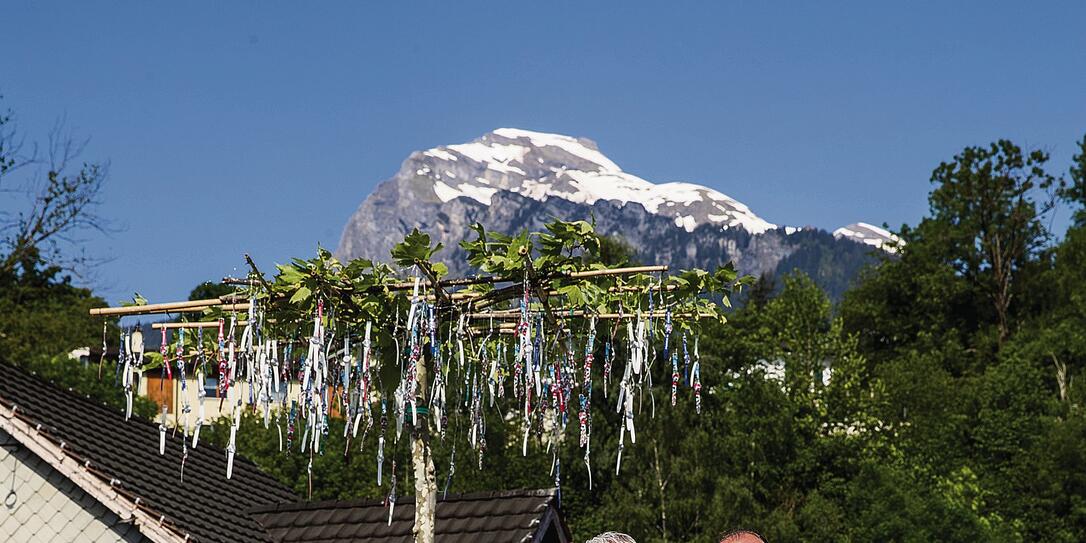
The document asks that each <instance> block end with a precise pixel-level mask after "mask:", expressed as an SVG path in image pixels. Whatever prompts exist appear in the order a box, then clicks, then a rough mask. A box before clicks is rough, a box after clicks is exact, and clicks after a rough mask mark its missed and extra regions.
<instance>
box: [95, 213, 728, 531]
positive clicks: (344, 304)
mask: <svg viewBox="0 0 1086 543" xmlns="http://www.w3.org/2000/svg"><path fill="white" fill-rule="evenodd" d="M473 229H474V231H475V233H476V238H475V239H472V240H466V241H464V242H463V243H461V247H462V248H463V249H464V251H465V252H466V254H467V257H468V262H469V264H470V265H471V266H473V267H475V268H476V269H478V270H479V272H480V275H477V276H471V277H465V278H461V279H448V278H446V277H445V275H446V273H447V267H446V266H445V265H444V264H442V263H440V262H435V261H434V260H433V256H434V254H435V253H437V252H438V251H439V250H440V249H441V246H440V244H438V245H431V242H430V238H429V236H427V235H425V234H422V233H420V232H418V231H417V230H416V231H414V232H412V233H411V234H410V235H408V236H407V237H406V239H405V240H404V242H403V243H400V244H398V245H397V246H396V247H395V248H394V249H393V251H392V260H393V262H394V263H395V266H393V265H390V264H384V263H379V262H371V261H364V260H355V261H351V262H348V263H346V264H343V263H340V262H338V261H337V260H336V259H335V258H333V257H332V255H331V254H329V253H328V252H327V251H325V250H323V249H321V250H320V251H319V252H318V255H317V257H316V258H313V259H310V260H294V261H293V262H291V263H290V264H286V265H280V266H278V271H277V273H276V274H275V276H274V277H265V276H264V275H263V274H262V273H261V272H260V271H259V270H258V269H257V267H256V266H255V264H253V263H252V260H251V259H248V257H247V260H248V261H249V265H250V267H251V268H252V272H251V273H250V275H249V277H247V278H245V279H241V280H228V282H230V283H231V284H236V285H238V286H239V290H238V292H237V293H235V294H234V295H232V296H230V297H224V298H221V299H220V300H219V301H218V302H216V301H215V300H211V301H208V302H207V304H206V305H200V304H197V303H191V304H192V305H190V306H186V307H196V308H197V310H199V311H202V312H203V313H204V319H205V320H204V321H202V322H184V321H183V322H180V323H170V327H176V328H179V330H178V333H177V338H176V342H175V343H174V344H173V346H174V356H173V358H172V359H171V358H169V357H168V354H169V351H168V345H170V342H169V336H168V333H167V326H165V325H162V326H161V334H162V346H161V348H160V354H161V355H162V359H163V362H162V364H163V368H164V369H165V373H166V379H163V380H162V382H164V381H165V380H170V381H171V386H172V385H173V383H172V381H173V379H174V374H175V372H174V369H176V376H177V381H179V387H180V394H181V396H182V399H181V402H180V407H179V411H180V415H181V416H180V417H175V426H181V432H182V466H181V469H182V476H183V473H184V471H183V470H184V458H187V454H188V448H189V447H190V446H191V447H192V448H196V447H197V446H198V444H199V440H200V431H201V428H202V427H203V426H205V425H207V424H209V422H210V421H209V420H208V419H207V411H206V410H205V403H206V402H208V401H213V400H214V398H208V397H207V396H209V393H208V392H206V391H205V389H206V388H207V387H205V382H212V381H214V382H216V383H217V385H216V387H213V388H212V389H211V390H214V394H213V395H214V396H217V397H218V399H219V400H218V402H219V410H218V411H219V413H221V415H222V416H225V417H228V420H229V439H228V442H227V447H226V453H227V464H226V473H225V476H226V478H227V479H229V478H231V477H232V475H233V465H234V458H235V454H236V452H237V438H238V433H239V431H240V430H241V420H242V414H243V412H245V411H249V412H251V413H253V414H254V416H255V417H257V418H258V420H260V421H261V422H262V424H263V425H264V427H265V428H269V429H270V426H271V424H273V423H274V424H275V425H276V434H277V436H278V437H277V439H278V443H277V446H278V449H279V450H281V451H282V453H283V454H284V455H292V454H307V455H308V463H307V474H308V476H309V481H310V492H312V484H313V480H312V477H313V459H314V457H315V456H317V455H321V454H324V453H325V451H324V447H325V445H326V443H327V439H325V438H326V436H327V435H328V432H329V419H330V418H331V417H339V418H342V419H343V421H344V429H343V437H344V438H345V440H346V445H345V447H344V450H343V454H344V455H348V454H349V451H350V447H351V444H352V442H353V441H358V443H359V445H358V446H359V449H360V450H361V449H362V448H363V447H365V442H366V440H367V436H368V434H369V433H370V431H371V429H372V430H373V432H375V433H376V434H377V435H376V439H375V444H374V445H372V446H374V447H375V449H376V457H375V461H376V485H377V486H378V487H380V488H382V489H386V488H387V491H385V492H383V493H384V494H385V496H386V504H387V506H388V520H389V522H390V523H391V519H392V515H393V511H394V509H395V505H396V497H397V460H398V459H403V457H402V456H401V455H400V454H397V451H402V450H403V449H404V447H401V446H398V444H399V442H400V440H401V439H403V438H404V435H405V430H406V431H407V432H406V433H407V439H409V440H410V447H407V449H408V450H411V451H412V455H413V456H414V455H415V454H417V451H419V450H422V451H428V450H429V439H430V436H431V434H432V436H434V438H437V439H441V440H451V445H450V448H451V451H452V453H451V455H450V457H449V463H448V474H447V477H446V480H445V483H444V492H448V489H449V487H450V485H451V484H452V482H453V475H454V473H455V471H456V463H455V461H456V450H457V448H458V446H461V447H462V446H466V447H470V449H471V451H473V454H472V453H469V455H471V456H474V458H472V460H474V462H472V463H475V464H476V465H477V466H478V469H485V467H484V466H485V463H484V458H485V453H486V449H487V434H488V426H489V425H493V424H499V425H508V426H514V427H516V426H519V428H513V429H512V432H511V434H512V435H517V436H518V437H520V441H521V443H520V445H521V447H520V448H521V454H523V455H525V456H527V455H528V454H529V453H530V451H531V450H534V449H537V448H538V450H540V451H544V450H545V451H547V453H549V454H550V455H551V456H552V465H551V473H550V475H551V477H552V479H553V482H554V486H555V489H556V490H560V487H561V484H562V475H563V474H562V465H561V454H559V453H560V450H561V449H562V448H563V447H571V446H574V445H572V444H574V443H575V444H576V445H575V447H576V448H577V449H582V450H583V464H584V470H585V474H586V475H587V481H586V482H587V486H588V488H592V456H593V455H599V454H603V455H605V456H604V459H605V462H610V461H611V460H612V459H613V461H614V466H615V473H616V475H617V474H619V473H620V472H621V468H622V458H623V455H624V454H629V453H630V451H629V450H627V449H632V448H634V447H636V445H637V433H636V419H637V418H638V417H651V416H655V396H654V386H653V383H654V382H658V383H668V382H670V385H671V396H670V397H671V402H670V404H671V406H672V407H673V408H675V409H679V408H690V407H684V406H686V405H689V404H688V403H687V402H686V401H685V400H682V401H681V400H680V393H679V392H680V388H687V387H688V388H691V389H692V390H693V396H694V398H693V400H694V401H693V406H692V409H693V410H694V411H695V412H697V413H699V414H700V413H701V410H702V407H703V403H702V386H703V384H702V381H701V363H700V357H699V354H698V329H699V326H700V323H701V322H702V321H704V320H707V319H708V320H718V321H722V320H723V313H722V309H721V302H722V301H723V302H724V303H725V304H726V303H727V301H728V296H729V295H730V294H731V292H732V291H733V290H734V289H736V288H737V287H739V286H741V285H742V284H744V283H745V279H737V276H736V273H735V271H734V269H733V268H732V267H731V266H725V267H721V268H720V269H718V270H716V271H714V272H712V273H710V272H706V271H702V270H689V271H683V272H680V273H678V274H676V275H666V274H665V272H666V271H667V267H666V266H638V267H618V266H607V265H605V264H603V263H602V262H601V261H600V257H599V255H600V238H599V236H598V235H597V234H596V233H595V231H594V228H593V226H592V225H591V224H589V223H587V222H583V221H580V222H561V221H555V222H552V223H549V224H547V229H546V231H545V232H540V233H523V234H520V235H518V236H507V235H502V234H496V233H492V232H487V231H486V230H484V229H483V227H482V226H479V225H475V226H474V227H473ZM657 274H658V275H657ZM238 300H241V302H238ZM246 301H247V303H244V302H246ZM239 310H242V311H244V312H245V313H244V319H245V320H239V318H238V311H239ZM110 311H114V308H110ZM121 312H122V311H121V310H117V311H116V312H113V313H111V314H121ZM123 313H124V314H139V313H140V309H139V308H138V307H137V308H125V309H124V310H123ZM404 317H406V318H404ZM155 327H159V325H156V326H155ZM205 327H208V328H215V329H217V330H216V331H217V334H216V335H214V336H212V337H209V338H208V343H207V344H205V338H204V334H203V328H205ZM187 328H193V329H195V333H192V332H190V333H189V334H188V335H187V336H186V333H185V330H186V329H187ZM239 328H240V331H239ZM209 335H210V334H209ZM689 335H693V337H694V339H693V342H694V345H693V350H692V352H691V351H690V350H688V340H687V338H688V336H689ZM194 336H195V337H194ZM673 336H675V337H673ZM299 338H304V339H300V340H299ZM121 339H122V340H121V355H120V360H119V361H118V372H119V373H120V374H121V375H120V378H119V386H120V389H121V390H122V393H123V394H125V396H126V405H127V408H126V414H125V416H126V417H128V416H130V415H131V409H132V408H131V405H132V399H131V398H132V394H133V393H134V392H135V390H134V389H135V387H134V385H133V380H132V379H133V378H132V375H133V371H138V370H139V369H140V368H142V367H143V366H144V357H143V339H142V332H141V331H140V330H138V329H135V330H123V331H122V338H121ZM675 339H681V349H680V348H679V346H677V345H676V344H675V341H673V340H675ZM661 340H662V341H661ZM658 346H659V347H660V348H661V350H662V353H660V354H662V357H663V358H662V360H663V364H655V361H656V360H658V358H657V354H658V353H657V347H658ZM680 356H681V357H682V361H681V369H680V360H679V358H680ZM186 360H188V361H190V362H191V364H192V365H191V369H189V368H187V367H186ZM209 361H210V362H211V363H210V364H209ZM669 362H670V367H668V363H669ZM657 366H663V367H664V368H663V369H658V368H657ZM668 371H670V379H667V376H668V375H667V372H668ZM661 374H662V375H661ZM190 376H191V377H193V378H194V379H195V382H194V384H193V386H195V387H196V391H195V392H193V391H190V390H189V389H190V388H191V387H190V385H189V384H188V380H189V377H190ZM389 380H392V383H390V384H387V383H386V382H387V381H389ZM160 386H162V385H160ZM208 386H210V385H208ZM664 386H665V387H666V386H667V385H666V384H665V385H664ZM507 391H508V392H509V393H508V394H507ZM646 393H647V394H646ZM612 394H613V396H612ZM646 395H647V396H648V399H649V401H650V402H652V406H653V407H652V409H651V410H644V411H642V408H638V405H640V406H644V403H645V401H644V396H646ZM190 396H195V397H194V398H191V399H190ZM608 398H611V399H608ZM600 399H603V400H605V401H606V402H610V401H615V404H614V406H615V411H616V413H618V415H619V427H618V428H616V429H615V430H616V431H617V432H618V443H617V447H616V448H615V449H614V450H611V451H605V452H599V451H596V450H594V449H593V447H592V435H593V422H594V418H593V409H592V408H593V405H594V403H595V402H596V401H599V400H600ZM191 401H195V402H196V405H195V409H196V417H195V422H194V424H193V425H192V426H191V428H190V420H189V419H190V413H191V411H192V409H193V406H192V405H191V403H190V402H191ZM605 405H608V404H606V403H605ZM390 417H391V418H392V419H391V420H390ZM284 419H285V421H284ZM284 423H285V427H286V430H285V436H284V430H283V426H284ZM168 424H169V421H168V420H167V408H166V406H162V413H161V419H160V441H159V453H160V454H163V455H164V454H165V449H166V445H167V443H166V437H165V436H166V428H167V426H168ZM390 426H393V427H394V432H393V431H392V429H391V428H390ZM570 426H573V427H574V429H569V427H570ZM190 429H191V432H192V433H191V439H189V435H190V434H189V430H190ZM360 430H361V432H360ZM567 431H569V432H571V433H573V435H575V436H576V438H574V439H568V440H567V439H563V436H565V435H566V432H567ZM390 443H391V444H390ZM427 454H428V452H427ZM578 454H581V453H580V452H578ZM371 458H372V457H371ZM386 459H387V460H390V461H391V473H390V476H389V477H387V479H389V480H388V481H385V480H384V479H386V477H385V476H384V475H385V474H384V471H385V462H386ZM413 462H416V466H417V465H418V464H417V462H418V458H413ZM579 470H580V467H579V466H574V467H573V468H570V467H569V466H567V473H566V474H565V475H566V478H567V484H569V481H570V480H575V479H573V478H574V477H577V476H578V472H579ZM415 473H416V475H417V474H418V473H419V472H418V471H417V468H416V471H415ZM415 479H420V478H419V477H415ZM421 479H429V480H432V479H433V477H432V476H431V477H429V478H421ZM386 482H387V483H388V485H389V486H388V487H385V484H386ZM415 484H416V493H420V491H426V492H430V493H436V492H437V489H436V488H423V487H420V486H419V485H424V484H431V483H427V482H426V481H425V480H416V481H415ZM432 484H433V486H435V487H436V483H432Z"/></svg>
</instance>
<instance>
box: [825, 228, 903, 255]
mask: <svg viewBox="0 0 1086 543" xmlns="http://www.w3.org/2000/svg"><path fill="white" fill-rule="evenodd" d="M833 237H835V238H838V239H842V238H843V239H850V240H852V241H856V242H859V243H864V244H867V245H870V246H872V247H875V248H877V249H882V250H884V251H886V252H889V253H896V252H897V244H899V243H901V238H899V237H897V236H896V235H894V234H893V233H891V232H889V231H887V230H886V229H884V228H879V227H878V226H875V225H873V224H867V223H865V222H855V223H852V224H850V225H848V226H842V227H841V228H838V229H837V230H834V231H833Z"/></svg>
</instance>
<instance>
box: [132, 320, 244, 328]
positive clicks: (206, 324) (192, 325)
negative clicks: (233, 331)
mask: <svg viewBox="0 0 1086 543" xmlns="http://www.w3.org/2000/svg"><path fill="white" fill-rule="evenodd" d="M235 324H236V325H237V326H245V325H247V324H249V322H248V321H238V322H236V323H235ZM218 326H219V321H200V322H156V323H152V324H151V328H154V329H155V330H162V329H163V328H165V329H167V330H175V329H178V328H184V329H194V328H217V327H218Z"/></svg>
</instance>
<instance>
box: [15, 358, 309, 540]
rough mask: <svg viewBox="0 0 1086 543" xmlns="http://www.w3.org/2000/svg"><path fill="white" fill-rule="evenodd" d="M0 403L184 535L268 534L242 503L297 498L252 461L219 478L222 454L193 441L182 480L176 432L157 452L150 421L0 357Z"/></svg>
mask: <svg viewBox="0 0 1086 543" xmlns="http://www.w3.org/2000/svg"><path fill="white" fill-rule="evenodd" d="M0 403H2V404H3V405H5V406H7V407H8V408H10V407H12V406H18V412H19V414H20V416H22V417H26V418H27V419H28V420H31V421H33V422H34V423H35V424H41V426H42V430H43V431H45V432H47V433H48V435H50V436H51V437H52V438H54V439H56V440H59V441H63V442H64V443H65V451H66V452H67V453H68V454H71V455H73V456H75V457H78V458H81V459H85V460H89V461H90V462H91V466H92V467H93V468H94V469H95V470H97V471H100V472H102V473H103V474H105V475H102V477H103V478H104V479H105V480H107V481H108V480H109V478H115V479H117V480H119V481H120V484H119V486H120V488H122V489H124V490H125V491H127V492H128V493H130V494H131V495H134V496H138V497H139V498H140V503H141V505H142V506H144V507H146V508H149V509H150V510H152V511H154V512H155V513H158V514H160V515H165V518H166V520H167V521H168V522H169V523H171V524H172V525H174V526H175V527H176V529H177V530H178V531H179V532H181V533H187V534H190V535H191V538H190V541H197V542H200V541H232V542H235V541H237V542H242V541H268V540H269V536H268V534H267V532H265V531H264V530H263V528H261V526H260V525H259V524H258V523H257V522H256V521H254V520H253V519H252V518H250V517H248V516H246V515H244V514H242V513H239V511H242V510H244V509H247V508H250V507H257V506H266V505H270V504H274V503H277V502H286V501H294V500H296V499H297V497H296V496H295V495H294V494H293V493H292V492H291V491H290V490H289V489H287V488H286V487H284V486H283V485H281V484H280V483H279V482H278V481H276V480H275V479H274V478H273V477H272V476H271V475H268V474H266V473H264V472H262V471H260V469H259V468H257V467H256V465H254V464H253V463H252V462H250V461H248V460H246V459H245V458H243V457H241V456H240V455H238V456H236V457H235V458H234V476H233V478H232V479H230V480H226V478H225V474H226V454H225V452H224V451H223V450H222V449H219V448H216V447H212V446H210V445H207V444H201V445H200V447H199V448H196V449H192V448H190V449H189V457H188V460H187V461H186V463H185V482H184V483H182V482H181V480H180V466H181V449H182V439H183V437H182V436H181V435H173V432H169V433H167V436H166V454H165V456H160V455H159V454H158V436H159V432H158V424H157V423H152V422H150V421H146V420H142V419H138V418H133V419H131V420H129V421H125V420H124V414H123V413H121V412H119V411H116V410H113V409H111V408H108V407H105V406H103V405H101V404H99V403H96V402H94V401H92V400H89V399H87V398H85V397H82V396H79V395H76V394H73V393H71V392H68V391H65V390H61V389H59V388H57V387H55V386H53V385H51V384H49V383H46V382H45V381H43V380H41V379H39V378H37V377H35V376H32V375H29V374H27V373H25V372H23V371H22V370H20V369H18V368H16V367H14V366H12V365H9V364H5V363H0Z"/></svg>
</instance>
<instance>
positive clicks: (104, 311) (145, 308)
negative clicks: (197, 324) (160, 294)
mask: <svg viewBox="0 0 1086 543" xmlns="http://www.w3.org/2000/svg"><path fill="white" fill-rule="evenodd" d="M219 304H222V300H220V299H219V298H209V299H206V300H189V301H187V302H167V303H161V304H145V305H130V306H122V307H95V308H92V309H91V310H90V314H91V315H92V316H98V315H143V314H149V313H169V312H174V311H180V310H182V309H192V308H204V307H209V306H212V305H219Z"/></svg>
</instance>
